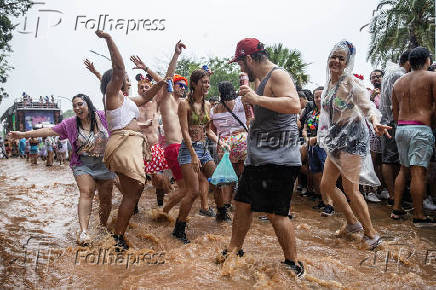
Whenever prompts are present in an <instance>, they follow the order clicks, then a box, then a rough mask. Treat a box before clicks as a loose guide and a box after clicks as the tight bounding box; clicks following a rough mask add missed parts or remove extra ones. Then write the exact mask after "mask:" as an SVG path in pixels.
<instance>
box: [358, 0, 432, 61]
mask: <svg viewBox="0 0 436 290" xmlns="http://www.w3.org/2000/svg"><path fill="white" fill-rule="evenodd" d="M434 4H435V3H434V0H381V1H380V2H379V4H378V5H377V8H376V9H375V10H374V11H373V17H372V19H371V22H370V23H368V24H366V25H364V26H363V27H362V28H361V29H360V30H361V31H362V29H363V28H365V27H367V26H369V32H370V34H371V43H370V46H369V51H368V57H367V59H368V60H369V61H370V62H371V63H372V64H373V65H378V64H382V65H384V64H386V62H387V61H388V60H391V61H394V62H397V61H398V60H399V58H400V56H401V54H402V53H403V51H405V50H406V49H408V48H415V47H417V46H424V47H426V48H428V49H430V50H431V51H432V52H433V54H434V45H435V42H434V35H435V30H434V29H435V26H434V9H435V6H434Z"/></svg>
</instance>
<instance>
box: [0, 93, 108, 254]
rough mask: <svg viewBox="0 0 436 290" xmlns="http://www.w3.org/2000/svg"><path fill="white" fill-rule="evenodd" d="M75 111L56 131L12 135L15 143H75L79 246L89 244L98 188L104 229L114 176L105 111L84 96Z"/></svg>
mask: <svg viewBox="0 0 436 290" xmlns="http://www.w3.org/2000/svg"><path fill="white" fill-rule="evenodd" d="M72 102H73V110H74V113H75V114H76V116H74V117H71V118H69V119H65V120H63V121H62V122H61V123H60V124H57V125H56V126H54V127H52V128H42V129H38V130H31V131H27V132H20V131H12V132H10V133H9V136H10V137H11V138H14V139H20V138H29V137H31V138H33V137H47V136H59V138H60V139H61V140H62V139H68V140H69V141H70V143H71V147H72V154H71V158H70V167H71V169H72V170H73V175H74V178H75V179H76V182H77V186H78V187H79V191H80V197H79V204H78V206H77V209H78V214H79V223H80V230H81V232H80V234H79V236H78V239H77V242H78V243H79V244H81V245H86V244H89V243H90V241H91V239H90V237H89V235H88V233H87V232H88V225H89V217H90V215H91V209H92V200H93V199H94V193H95V188H97V190H98V196H99V200H100V211H99V214H100V224H101V225H102V226H104V227H106V225H107V220H108V218H109V214H110V212H111V208H112V185H113V178H114V176H115V175H114V174H113V173H112V172H110V171H109V170H108V169H107V168H106V166H105V165H104V163H103V160H102V159H103V153H104V149H105V147H106V142H107V139H108V137H109V133H108V130H107V123H106V118H105V115H104V112H103V111H97V110H96V109H95V107H94V105H93V104H92V101H91V100H90V98H89V97H88V96H86V95H83V94H78V95H77V96H74V97H73V100H72Z"/></svg>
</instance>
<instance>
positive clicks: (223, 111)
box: [210, 81, 251, 207]
mask: <svg viewBox="0 0 436 290" xmlns="http://www.w3.org/2000/svg"><path fill="white" fill-rule="evenodd" d="M218 90H219V92H220V95H221V102H220V103H218V104H217V105H216V106H215V107H213V108H212V109H211V112H210V117H211V120H212V125H213V126H212V130H214V131H215V132H216V135H217V136H218V138H219V139H220V140H222V141H224V143H226V144H227V145H228V146H229V148H230V161H231V162H232V164H233V168H234V169H235V171H236V174H237V175H238V176H240V175H241V174H242V171H243V170H244V161H245V158H246V157H247V130H248V124H249V123H250V121H251V119H250V118H247V115H248V114H246V112H249V110H250V108H249V107H248V106H247V105H244V104H243V103H242V101H241V97H238V95H237V94H236V92H235V89H234V87H233V85H232V83H230V82H227V81H225V82H220V83H219V84H218ZM217 151H218V159H219V160H221V158H222V156H223V154H224V152H223V151H222V149H221V148H220V147H219V146H218V148H217ZM221 188H222V191H223V198H224V202H225V205H226V207H230V202H231V198H232V190H231V186H230V185H225V186H222V187H221Z"/></svg>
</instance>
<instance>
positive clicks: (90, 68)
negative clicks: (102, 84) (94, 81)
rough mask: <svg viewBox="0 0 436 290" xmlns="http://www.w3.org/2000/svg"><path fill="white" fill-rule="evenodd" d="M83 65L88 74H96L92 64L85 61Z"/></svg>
mask: <svg viewBox="0 0 436 290" xmlns="http://www.w3.org/2000/svg"><path fill="white" fill-rule="evenodd" d="M83 63H84V64H85V66H86V68H87V69H88V70H89V71H90V72H92V73H94V74H95V73H96V70H95V66H94V63H93V62H90V61H89V60H88V59H85V61H84V62H83Z"/></svg>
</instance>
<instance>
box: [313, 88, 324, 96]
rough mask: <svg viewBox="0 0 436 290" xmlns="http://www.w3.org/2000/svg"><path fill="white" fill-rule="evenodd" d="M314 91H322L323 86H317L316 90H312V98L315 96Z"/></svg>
mask: <svg viewBox="0 0 436 290" xmlns="http://www.w3.org/2000/svg"><path fill="white" fill-rule="evenodd" d="M316 91H324V87H323V86H319V87H317V88H316V89H314V90H313V93H312V94H313V96H315V92H316Z"/></svg>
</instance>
